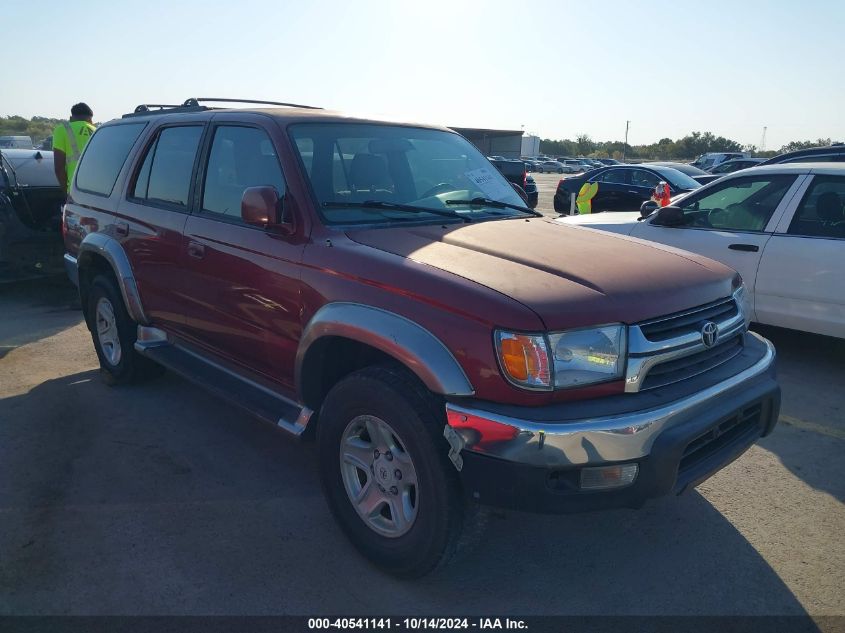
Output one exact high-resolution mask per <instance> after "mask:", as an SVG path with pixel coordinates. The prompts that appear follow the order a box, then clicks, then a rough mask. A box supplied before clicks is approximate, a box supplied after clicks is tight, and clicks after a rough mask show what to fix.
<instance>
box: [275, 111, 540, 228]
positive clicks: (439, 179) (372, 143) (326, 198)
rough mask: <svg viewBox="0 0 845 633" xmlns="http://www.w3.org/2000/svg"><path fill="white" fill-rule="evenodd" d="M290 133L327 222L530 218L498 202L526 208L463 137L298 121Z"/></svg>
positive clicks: (368, 126) (448, 133) (376, 127)
mask: <svg viewBox="0 0 845 633" xmlns="http://www.w3.org/2000/svg"><path fill="white" fill-rule="evenodd" d="M290 130H291V137H292V139H293V142H294V146H295V147H296V149H297V152H298V153H299V157H300V159H301V161H302V165H303V167H304V170H305V173H306V175H307V176H308V180H309V184H310V186H311V190H312V192H313V195H314V198H315V200H316V202H317V207H318V209H319V211H320V213H321V214H322V216H323V219H324V220H325V222H326V223H328V224H372V223H382V222H383V223H385V224H387V223H393V222H402V221H408V220H415V221H420V220H424V221H425V220H431V221H438V222H442V221H443V220H444V217H449V216H451V217H453V218H455V220H456V221H469V220H475V219H484V218H494V217H507V216H514V217H515V216H522V215H524V212H523V211H520V210H518V209H514V208H508V207H505V206H503V205H502V204H495V203H504V204H505V205H512V206H514V207H519V208H522V207H524V206H525V203H524V202H523V200H522V198H520V197H519V195H518V194H517V193H516V191H514V189H513V187H511V185H510V183H509V182H508V181H507V180H506V179H505V178H504V177H503V176H502V175H501V174H500V173H499V171H498V170H497V169H496V168H495V167H493V166H492V165H491V164H490V162H489V161H488V160H487V159H486V158H485V157H484V156H483V155H482V154H481V152H479V151H478V150H477V149H476V148H475V146H473V145H472V144H471V143H470V142H469V141H467V140H466V139H464V138H463V137H462V136H459V135H458V134H453V133H450V132H444V131H441V130H431V129H425V128H414V127H404V126H398V125H397V126H391V125H375V124H351V123H349V124H347V123H325V124H299V125H294V126H291V128H290ZM480 200H487V201H490V202H491V204H483V203H480V202H479V201H480ZM462 201H466V204H463V203H462ZM528 212H530V210H528Z"/></svg>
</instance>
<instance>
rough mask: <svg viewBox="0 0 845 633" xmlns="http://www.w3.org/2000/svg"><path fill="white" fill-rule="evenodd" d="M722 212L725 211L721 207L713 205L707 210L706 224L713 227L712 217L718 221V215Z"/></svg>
mask: <svg viewBox="0 0 845 633" xmlns="http://www.w3.org/2000/svg"><path fill="white" fill-rule="evenodd" d="M723 213H726V211H725V210H724V209H723V208H721V207H715V208H713V209H710V210H708V211H707V224H709V225H710V226H711V227H715V226H716V225H715V224H713V219H714V217H715V218H716V221H718V220H719V215H720V214H723Z"/></svg>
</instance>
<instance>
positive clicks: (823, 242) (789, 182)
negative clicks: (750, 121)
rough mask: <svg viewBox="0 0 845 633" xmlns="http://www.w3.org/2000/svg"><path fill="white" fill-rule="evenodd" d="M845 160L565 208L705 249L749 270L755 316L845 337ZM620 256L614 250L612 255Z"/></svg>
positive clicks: (589, 220)
mask: <svg viewBox="0 0 845 633" xmlns="http://www.w3.org/2000/svg"><path fill="white" fill-rule="evenodd" d="M844 205H845V165H837V164H836V163H802V164H787V165H767V166H765V167H753V168H751V169H745V170H742V171H739V172H736V173H734V174H730V175H728V176H725V177H724V178H721V179H719V180H717V181H715V182H713V183H710V184H708V185H706V186H704V187H702V188H701V189H698V190H696V191H694V192H692V193H689V194H685V195H684V196H681V197H679V198H678V199H676V200H673V201H672V206H670V207H666V208H665V209H662V210H659V211H657V212H655V213H652V214H651V215H649V216H648V217H647V218H645V219H643V218H641V217H640V214H639V213H636V212H634V213H597V214H593V215H580V216H562V217H560V218H558V220H557V221H558V222H564V223H568V224H578V225H581V226H584V227H588V228H593V229H602V230H606V231H613V232H614V233H622V234H625V235H630V236H632V237H637V238H641V239H644V240H651V241H654V242H660V243H661V244H667V245H669V246H675V247H678V248H681V249H685V250H688V251H693V252H695V253H699V254H701V255H705V256H707V257H710V258H712V259H715V260H718V261H720V262H723V263H725V264H727V265H729V266H731V267H733V268H734V269H736V270H737V271H739V273H740V274H741V275H742V278H743V279H744V280H745V285H746V288H747V289H748V292H749V299H750V302H751V305H750V307H751V309H752V318H753V320H754V321H757V322H758V323H767V324H770V325H777V326H780V327H786V328H792V329H795V330H802V331H806V332H814V333H817V334H827V335H829V336H837V337H840V338H845V206H844ZM611 256H612V254H611Z"/></svg>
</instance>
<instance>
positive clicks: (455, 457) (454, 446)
mask: <svg viewBox="0 0 845 633" xmlns="http://www.w3.org/2000/svg"><path fill="white" fill-rule="evenodd" d="M443 437H445V438H446V441H447V442H449V459H450V460H452V464H454V466H455V469H456V470H457V471H458V472H460V471H461V469H462V468H463V467H464V458H463V457H461V450H462V449H463V448H464V438H462V437H461V436H460V435H458V433H457V432H456V431H455V429H453V428H452V427H451V426H449V425H448V424H447V425H446V426H445V427H444V428H443Z"/></svg>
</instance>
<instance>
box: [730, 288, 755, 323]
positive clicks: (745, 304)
mask: <svg viewBox="0 0 845 633" xmlns="http://www.w3.org/2000/svg"><path fill="white" fill-rule="evenodd" d="M733 297H734V301H736V305H737V307H738V308H739V311H740V313H742V316H743V317H744V318H745V329H746V330H747V329H748V326H749V325H751V297H749V296H748V291H747V290H746V289H745V284H744V283H742V282H740V285H739V288H737V289H736V290H734V294H733Z"/></svg>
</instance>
